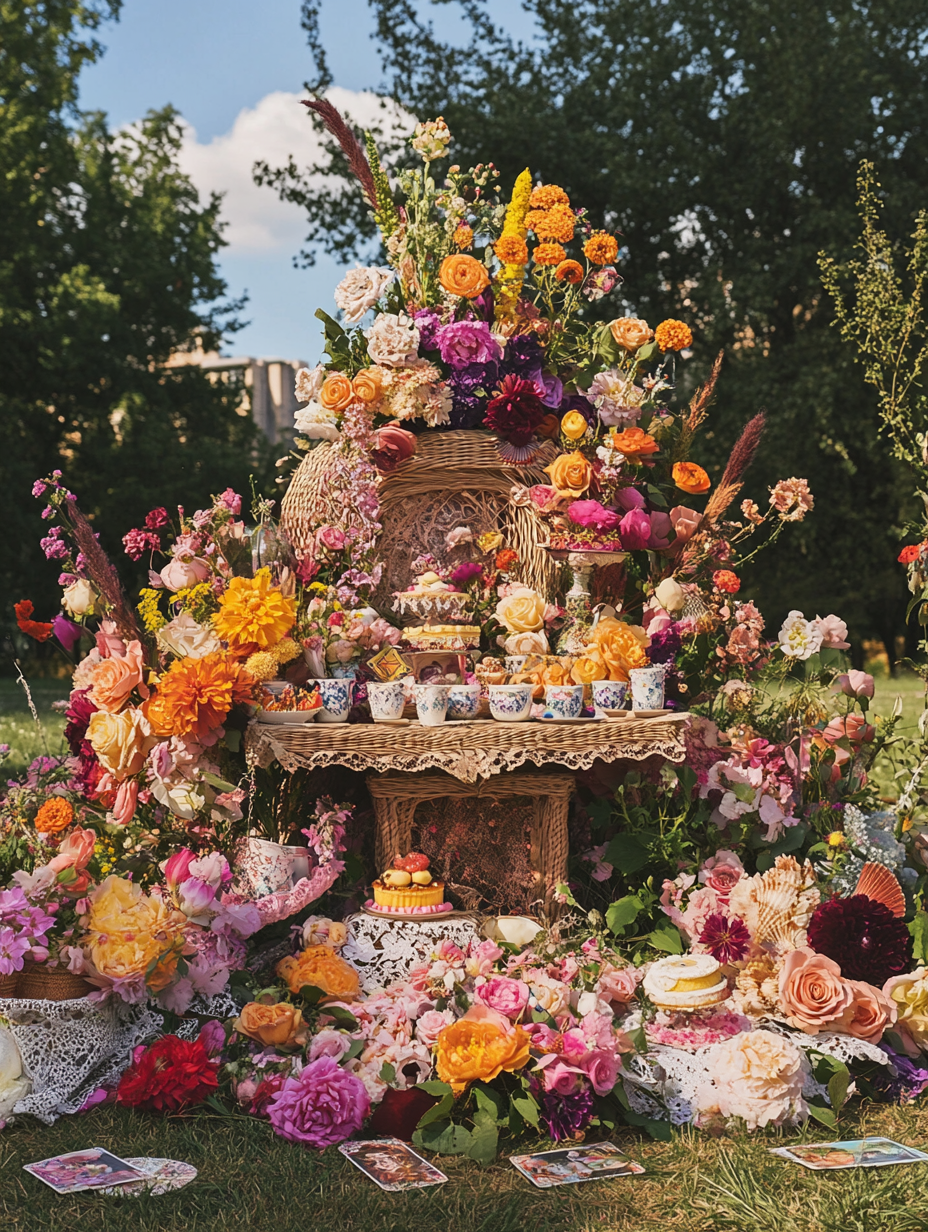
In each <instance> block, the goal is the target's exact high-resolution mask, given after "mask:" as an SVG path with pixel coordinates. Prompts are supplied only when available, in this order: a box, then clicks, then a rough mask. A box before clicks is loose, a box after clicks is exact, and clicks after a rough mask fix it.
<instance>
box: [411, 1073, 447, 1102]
mask: <svg viewBox="0 0 928 1232" xmlns="http://www.w3.org/2000/svg"><path fill="white" fill-rule="evenodd" d="M416 1085H417V1086H418V1088H419V1090H420V1091H424V1092H425V1093H426V1095H437V1096H438V1097H439V1099H443V1098H444V1097H445V1096H446V1095H451V1096H453V1095H454V1090H453V1089H452V1087H451V1085H450V1084H449V1083H447V1082H439V1080H438V1079H437V1078H432V1079H430V1080H429V1081H428V1082H419V1083H417V1084H416Z"/></svg>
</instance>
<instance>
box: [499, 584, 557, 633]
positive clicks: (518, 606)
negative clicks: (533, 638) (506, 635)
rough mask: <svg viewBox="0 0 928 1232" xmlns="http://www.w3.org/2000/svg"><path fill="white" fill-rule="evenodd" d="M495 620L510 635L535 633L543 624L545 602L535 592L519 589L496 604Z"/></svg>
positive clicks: (523, 588)
mask: <svg viewBox="0 0 928 1232" xmlns="http://www.w3.org/2000/svg"><path fill="white" fill-rule="evenodd" d="M496 619H497V620H498V621H499V623H500V624H501V625H505V626H506V628H507V629H508V631H509V632H510V633H535V632H537V630H539V629H540V628H542V626H543V625H544V623H545V601H544V599H542V597H541V595H539V594H538V592H537V591H534V590H529V589H528V587H519V588H518V590H516V592H515V593H514V594H509V595H507V596H506V598H505V599H500V601H499V603H497V605H496Z"/></svg>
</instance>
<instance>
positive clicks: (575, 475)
mask: <svg viewBox="0 0 928 1232" xmlns="http://www.w3.org/2000/svg"><path fill="white" fill-rule="evenodd" d="M545 473H546V474H547V475H550V477H551V483H552V485H553V486H554V487H555V488H557V490H558V492H560V493H561V494H562V495H563V496H573V497H574V498H575V499H576V498H577V497H580V496H582V495H583V493H584V492H585V491H586V490H587V488H588V487H589V486H590V480H591V479H592V478H593V467H592V465H591V464H590V462H589V461H588V460H587V459H586V458H585V457H584V456H583V454H582V453H580V451H579V450H577V451H576V452H574V453H562V454H559V455H558V457H556V458H555V459H554V461H553V462H552V463H551V465H550V466H546V467H545Z"/></svg>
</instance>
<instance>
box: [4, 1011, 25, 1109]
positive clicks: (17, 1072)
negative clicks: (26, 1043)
mask: <svg viewBox="0 0 928 1232" xmlns="http://www.w3.org/2000/svg"><path fill="white" fill-rule="evenodd" d="M31 1089H32V1081H31V1080H30V1079H29V1078H27V1077H26V1075H25V1074H24V1073H23V1059H22V1056H21V1055H20V1052H19V1045H18V1044H17V1043H16V1039H15V1038H14V1036H13V1032H12V1031H11V1030H10V1029H9V1027H0V1122H2V1121H4V1120H5V1119H6V1118H7V1117H8V1116H9V1115H10V1113H11V1112H12V1111H13V1106H14V1105H15V1104H17V1103H18V1102H19V1101H20V1100H21V1099H24V1098H25V1097H26V1096H27V1095H28V1094H29V1092H30V1091H31Z"/></svg>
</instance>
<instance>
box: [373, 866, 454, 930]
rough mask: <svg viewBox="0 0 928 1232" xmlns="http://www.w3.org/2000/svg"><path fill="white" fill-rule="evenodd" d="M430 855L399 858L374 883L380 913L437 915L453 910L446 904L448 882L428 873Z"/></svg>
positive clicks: (376, 903) (374, 902) (375, 902)
mask: <svg viewBox="0 0 928 1232" xmlns="http://www.w3.org/2000/svg"><path fill="white" fill-rule="evenodd" d="M428 869H429V860H428V856H424V855H422V853H421V852H418V851H411V852H410V853H409V855H408V856H397V857H396V859H395V860H394V861H393V867H392V868H388V869H387V871H386V872H385V873H382V874H381V876H380V877H378V879H377V880H376V881H375V882H374V900H373V905H374V906H375V907H377V908H378V909H379V910H380V911H394V912H396V913H397V914H402V915H437V914H439V913H441V912H445V911H450V910H451V904H450V903H446V902H445V901H444V897H445V883H444V882H443V881H435V880H434V879H433V877H432V874H431V873H430V872H429V871H428Z"/></svg>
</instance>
